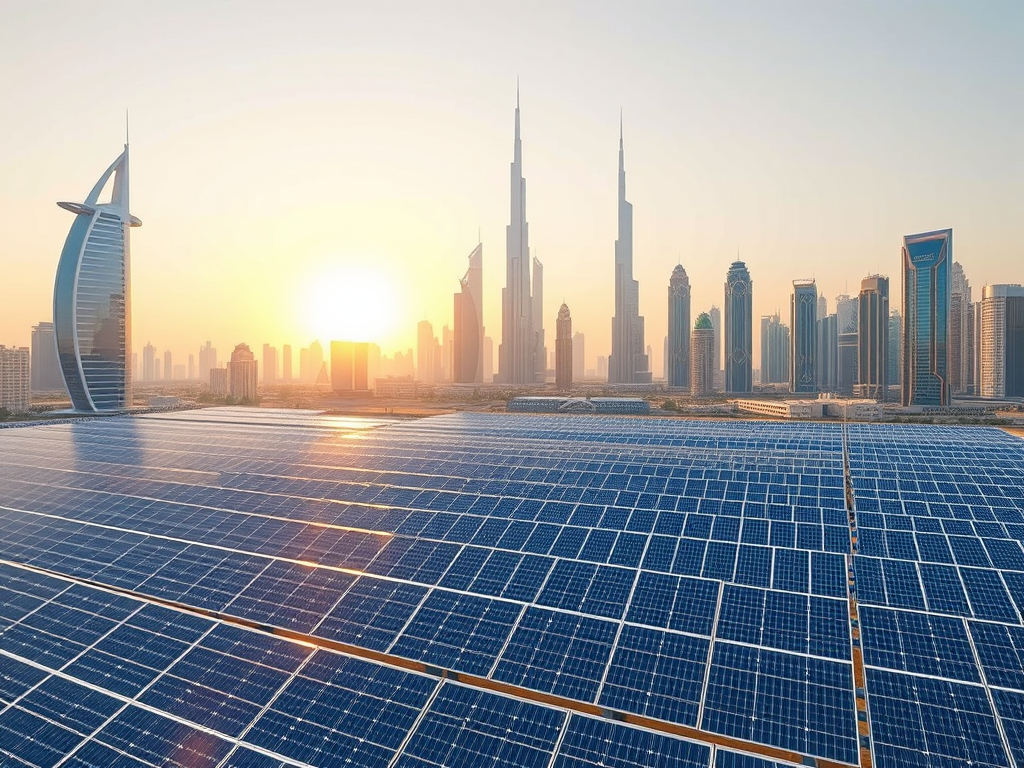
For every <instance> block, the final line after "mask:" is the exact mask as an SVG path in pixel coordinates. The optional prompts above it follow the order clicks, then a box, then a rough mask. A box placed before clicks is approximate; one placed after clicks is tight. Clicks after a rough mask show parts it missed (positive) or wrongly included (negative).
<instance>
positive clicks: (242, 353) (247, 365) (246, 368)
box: [210, 344, 259, 402]
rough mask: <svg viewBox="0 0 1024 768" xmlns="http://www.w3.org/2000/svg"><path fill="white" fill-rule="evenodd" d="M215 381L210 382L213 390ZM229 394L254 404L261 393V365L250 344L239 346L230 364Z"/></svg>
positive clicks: (232, 355) (233, 353)
mask: <svg viewBox="0 0 1024 768" xmlns="http://www.w3.org/2000/svg"><path fill="white" fill-rule="evenodd" d="M213 384H214V381H213V379H212V378H211V380H210V386H211V388H212V386H213ZM228 392H229V394H230V395H231V396H232V397H234V398H236V399H238V400H246V401H249V402H253V401H255V400H256V398H257V396H258V392H259V364H258V363H257V362H256V356H255V355H254V354H253V353H252V350H251V349H249V345H248V344H239V345H237V346H236V347H235V349H234V351H233V352H232V353H231V361H230V362H229V363H228Z"/></svg>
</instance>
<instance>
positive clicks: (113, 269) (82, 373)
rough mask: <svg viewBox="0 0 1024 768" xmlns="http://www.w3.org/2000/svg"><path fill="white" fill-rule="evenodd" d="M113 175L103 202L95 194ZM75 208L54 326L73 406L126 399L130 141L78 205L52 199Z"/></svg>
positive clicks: (118, 404) (126, 402) (97, 408)
mask: <svg viewBox="0 0 1024 768" xmlns="http://www.w3.org/2000/svg"><path fill="white" fill-rule="evenodd" d="M111 176H113V179H114V183H113V191H112V193H111V196H110V200H109V201H108V202H102V203H101V202H99V198H100V194H101V193H102V192H103V189H104V188H105V187H106V186H107V182H109V181H110V178H111ZM57 205H59V206H60V207H61V208H63V209H64V210H66V211H70V212H71V213H73V214H75V220H74V222H73V223H72V224H71V231H70V232H68V237H67V240H65V241H64V250H63V251H62V252H61V255H60V262H59V263H58V265H57V276H56V279H55V280H54V286H53V325H54V335H55V336H56V340H57V356H58V360H59V362H60V371H61V375H62V376H63V377H64V384H65V386H66V387H67V390H68V394H69V395H70V396H71V404H72V406H73V407H74V409H75V410H76V411H84V412H92V413H95V412H101V411H117V410H121V409H124V408H128V407H129V406H131V404H132V378H131V357H132V350H131V346H132V343H131V338H132V334H131V274H130V265H129V263H130V259H129V252H130V251H129V247H128V230H129V228H130V227H138V226H141V225H142V222H141V221H139V220H138V219H137V218H135V217H134V216H132V215H131V214H130V213H129V212H128V145H127V144H125V146H124V152H122V153H121V154H120V156H119V157H118V158H117V159H116V160H115V161H114V162H113V163H112V164H111V165H110V167H109V168H107V170H106V172H104V174H103V175H102V176H100V179H99V181H97V182H96V185H95V186H94V187H93V188H92V191H91V192H90V193H89V195H88V197H86V198H85V202H84V203H57Z"/></svg>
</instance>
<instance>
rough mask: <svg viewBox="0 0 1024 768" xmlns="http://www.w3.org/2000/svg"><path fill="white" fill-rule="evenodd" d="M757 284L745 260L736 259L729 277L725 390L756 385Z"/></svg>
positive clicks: (748, 389) (750, 388)
mask: <svg viewBox="0 0 1024 768" xmlns="http://www.w3.org/2000/svg"><path fill="white" fill-rule="evenodd" d="M753 297H754V285H753V283H752V282H751V280H750V272H748V271H747V265H746V264H744V263H743V262H742V261H734V262H733V263H732V266H730V267H729V272H728V274H727V275H726V278H725V391H726V392H735V393H745V392H752V391H753V389H754V372H753V356H754V355H753V349H754V343H753V336H754V309H753Z"/></svg>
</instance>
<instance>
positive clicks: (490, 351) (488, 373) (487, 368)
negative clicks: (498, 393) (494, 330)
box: [484, 336, 494, 384]
mask: <svg viewBox="0 0 1024 768" xmlns="http://www.w3.org/2000/svg"><path fill="white" fill-rule="evenodd" d="M493 381H494V339H492V338H491V337H490V336H484V383H485V384H490V383H492V382H493Z"/></svg>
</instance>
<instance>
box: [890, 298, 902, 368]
mask: <svg viewBox="0 0 1024 768" xmlns="http://www.w3.org/2000/svg"><path fill="white" fill-rule="evenodd" d="M888 378H889V384H890V386H894V385H898V384H901V383H902V382H903V315H901V314H900V311H899V310H898V309H890V310H889V374H888Z"/></svg>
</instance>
